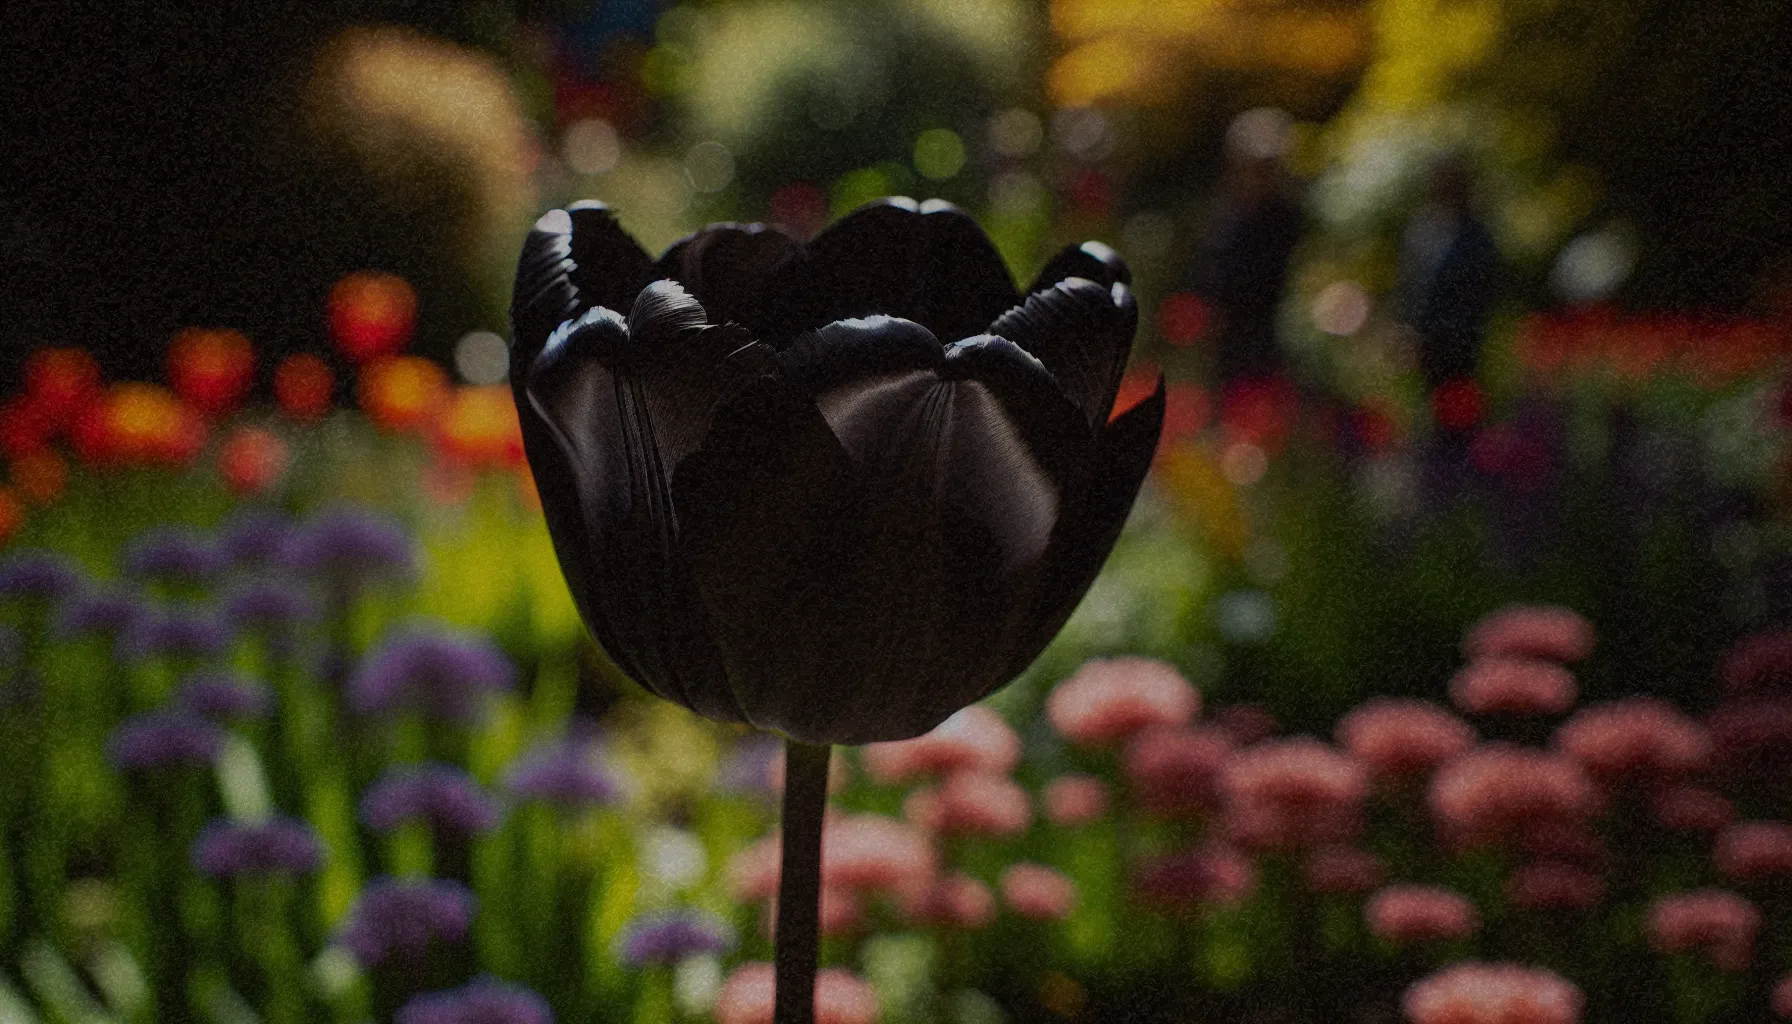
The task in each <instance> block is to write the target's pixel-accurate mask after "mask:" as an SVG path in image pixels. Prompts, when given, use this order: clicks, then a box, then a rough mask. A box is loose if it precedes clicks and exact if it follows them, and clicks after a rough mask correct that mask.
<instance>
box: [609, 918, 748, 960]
mask: <svg viewBox="0 0 1792 1024" xmlns="http://www.w3.org/2000/svg"><path fill="white" fill-rule="evenodd" d="M617 945H618V949H617V955H619V956H620V957H621V958H622V962H623V963H625V964H628V965H629V966H631V967H643V966H646V965H648V964H675V963H678V962H679V961H680V960H683V959H684V958H685V957H688V956H692V955H694V954H697V953H722V952H726V951H727V950H728V949H730V948H731V947H733V945H734V930H733V929H732V928H729V927H728V925H727V923H726V922H724V921H723V920H722V919H721V918H719V917H716V916H715V915H714V914H708V913H704V912H703V911H700V910H690V909H679V910H664V911H659V912H656V913H652V914H643V915H641V916H640V917H637V918H635V919H634V920H633V921H631V922H629V925H628V927H627V928H624V929H623V931H622V937H621V938H620V939H619V940H618V943H617Z"/></svg>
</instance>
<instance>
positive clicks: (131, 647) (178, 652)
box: [115, 605, 232, 662]
mask: <svg viewBox="0 0 1792 1024" xmlns="http://www.w3.org/2000/svg"><path fill="white" fill-rule="evenodd" d="M231 639H232V630H231V628H230V626H229V624H227V623H226V622H225V621H224V619H223V618H222V617H221V616H219V615H218V613H217V612H216V611H214V610H213V609H211V608H206V607H202V606H199V605H163V606H160V607H154V606H151V607H145V608H143V609H142V610H141V612H140V613H139V614H138V615H137V616H136V617H135V618H133V619H132V620H131V623H130V625H129V626H126V627H125V629H124V631H123V632H122V633H120V634H119V636H118V642H117V644H116V647H115V649H116V652H117V654H118V657H119V659H120V660H121V661H128V662H143V661H149V660H151V659H154V658H176V659H182V658H210V657H213V656H215V655H217V654H218V653H220V652H221V651H223V650H224V648H225V647H227V646H229V644H230V641H231Z"/></svg>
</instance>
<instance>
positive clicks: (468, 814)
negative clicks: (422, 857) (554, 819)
mask: <svg viewBox="0 0 1792 1024" xmlns="http://www.w3.org/2000/svg"><path fill="white" fill-rule="evenodd" d="M499 816H500V811H499V808H498V804H497V801H496V800H493V799H492V797H491V795H490V794H488V793H486V792H485V790H483V789H481V788H480V787H479V785H478V783H476V782H474V781H473V779H472V777H471V776H469V775H468V774H467V773H466V772H464V771H461V770H460V769H459V768H454V767H451V766H449V765H444V764H425V765H414V766H410V767H404V768H396V769H393V770H392V771H391V772H388V773H387V774H386V776H385V777H384V778H382V779H380V780H379V781H378V782H376V783H374V784H373V786H372V787H371V788H370V789H368V791H367V793H366V795H365V796H363V797H362V798H361V820H362V821H363V822H365V823H366V824H367V827H368V828H370V829H373V830H374V831H375V832H389V831H391V830H392V829H395V828H397V827H398V826H400V825H403V824H405V823H406V822H410V821H423V822H427V823H428V824H429V826H430V827H431V828H432V829H434V830H435V831H437V832H440V833H450V834H456V835H472V834H473V833H475V832H484V831H486V830H488V829H491V828H494V827H496V826H497V824H498V818H499Z"/></svg>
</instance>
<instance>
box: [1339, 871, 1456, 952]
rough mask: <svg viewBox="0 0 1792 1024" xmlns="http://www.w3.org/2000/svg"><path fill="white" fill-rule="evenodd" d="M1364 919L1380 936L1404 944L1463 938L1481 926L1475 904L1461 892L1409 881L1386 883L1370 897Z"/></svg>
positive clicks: (1365, 907) (1370, 929)
mask: <svg viewBox="0 0 1792 1024" xmlns="http://www.w3.org/2000/svg"><path fill="white" fill-rule="evenodd" d="M1363 920H1364V921H1366V922H1368V925H1369V931H1370V932H1372V933H1373V934H1374V935H1375V936H1376V937H1377V938H1379V939H1383V940H1385V941H1387V942H1392V943H1396V944H1400V945H1404V944H1406V943H1409V942H1435V941H1438V940H1440V939H1460V938H1464V937H1466V936H1468V935H1469V934H1471V933H1473V932H1474V930H1475V928H1476V927H1478V926H1479V925H1480V917H1479V915H1477V914H1476V913H1475V906H1474V904H1472V903H1470V902H1469V901H1468V899H1467V898H1466V897H1464V896H1462V895H1461V894H1460V893H1457V892H1454V891H1452V890H1450V889H1445V888H1443V887H1442V886H1437V885H1411V884H1405V883H1402V884H1396V885H1389V886H1385V887H1383V888H1382V889H1381V890H1380V891H1379V892H1377V893H1376V894H1375V895H1373V896H1371V897H1369V902H1367V903H1365V904H1364V905H1363Z"/></svg>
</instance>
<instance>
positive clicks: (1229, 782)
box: [1220, 736, 1369, 849]
mask: <svg viewBox="0 0 1792 1024" xmlns="http://www.w3.org/2000/svg"><path fill="white" fill-rule="evenodd" d="M1368 789H1369V783H1368V775H1367V773H1366V772H1364V770H1363V766H1362V765H1360V764H1358V763H1357V762H1356V761H1354V760H1352V759H1351V758H1349V757H1347V756H1345V755H1344V754H1341V753H1339V752H1338V751H1336V750H1334V749H1332V748H1331V747H1329V746H1326V745H1325V744H1323V743H1321V742H1319V741H1318V740H1316V739H1314V738H1312V737H1311V736H1295V737H1291V738H1289V739H1277V740H1267V741H1265V742H1263V743H1259V744H1257V745H1256V746H1252V747H1246V748H1244V749H1243V750H1238V751H1234V752H1233V754H1232V756H1231V757H1229V758H1227V760H1226V763H1225V766H1224V768H1223V769H1222V772H1221V776H1220V791H1221V794H1222V796H1223V798H1224V802H1225V806H1226V825H1227V830H1228V832H1229V833H1230V834H1231V836H1232V838H1233V840H1234V841H1236V842H1238V843H1239V844H1241V845H1243V846H1246V847H1248V848H1252V849H1289V848H1294V847H1303V846H1312V845H1315V844H1319V843H1325V842H1337V841H1340V840H1343V839H1348V838H1350V837H1351V836H1352V835H1354V834H1355V832H1356V830H1357V828H1358V826H1359V825H1360V822H1361V812H1362V804H1363V799H1364V797H1365V796H1367V795H1368Z"/></svg>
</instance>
